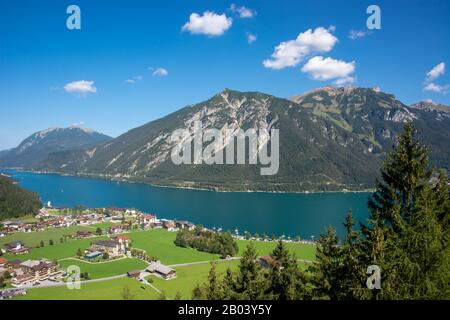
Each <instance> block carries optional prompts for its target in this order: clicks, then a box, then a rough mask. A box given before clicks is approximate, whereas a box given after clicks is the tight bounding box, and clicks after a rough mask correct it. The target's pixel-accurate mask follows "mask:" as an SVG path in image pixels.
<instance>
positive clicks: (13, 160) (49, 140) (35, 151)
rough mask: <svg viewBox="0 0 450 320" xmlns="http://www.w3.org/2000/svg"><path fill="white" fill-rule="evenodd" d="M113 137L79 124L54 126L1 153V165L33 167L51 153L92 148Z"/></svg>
mask: <svg viewBox="0 0 450 320" xmlns="http://www.w3.org/2000/svg"><path fill="white" fill-rule="evenodd" d="M111 139H112V138H111V137H109V136H107V135H104V134H102V133H98V132H96V131H94V130H92V129H86V128H83V127H80V126H77V125H71V126H69V127H67V128H60V127H53V128H47V129H44V130H40V131H37V132H35V133H33V134H31V135H30V136H28V137H27V138H26V139H24V140H23V141H22V142H21V143H20V144H19V145H18V146H17V147H16V148H13V149H9V150H4V151H2V152H1V153H0V166H4V167H20V168H25V169H33V168H34V167H35V166H36V165H38V164H39V163H40V162H41V161H43V160H44V159H46V158H47V157H48V156H49V155H50V154H51V153H54V152H60V151H67V150H75V149H84V148H90V147H92V146H93V145H96V144H99V143H103V142H105V141H109V140H111Z"/></svg>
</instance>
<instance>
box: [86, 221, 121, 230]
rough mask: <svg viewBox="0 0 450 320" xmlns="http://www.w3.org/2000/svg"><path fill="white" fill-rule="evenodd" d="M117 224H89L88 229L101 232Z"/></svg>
mask: <svg viewBox="0 0 450 320" xmlns="http://www.w3.org/2000/svg"><path fill="white" fill-rule="evenodd" d="M115 224H117V223H113V222H102V223H96V224H91V225H90V226H88V227H89V228H90V229H97V228H100V229H102V230H107V229H109V228H110V227H111V226H113V225H115Z"/></svg>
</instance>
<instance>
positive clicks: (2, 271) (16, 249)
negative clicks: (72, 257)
mask: <svg viewBox="0 0 450 320" xmlns="http://www.w3.org/2000/svg"><path fill="white" fill-rule="evenodd" d="M72 211H74V210H70V209H68V208H54V207H52V206H51V204H50V203H48V205H47V206H45V207H44V208H42V209H41V210H40V211H39V214H38V215H36V216H35V218H36V219H37V220H38V221H37V222H24V221H3V222H1V224H0V225H1V226H2V227H1V229H0V237H7V236H9V235H12V234H14V233H20V232H24V233H31V232H39V231H44V230H47V229H50V228H67V227H70V226H90V225H99V224H105V223H110V226H109V227H107V228H105V229H104V230H102V229H100V228H97V229H96V230H93V231H85V230H80V231H76V232H75V233H74V234H71V235H65V237H70V238H72V239H89V238H96V237H98V236H102V235H106V236H107V237H108V239H107V240H93V241H92V242H91V246H90V247H89V248H87V249H86V250H84V251H82V252H79V253H77V254H78V258H79V259H80V260H85V261H87V262H91V263H94V262H100V261H105V260H106V261H110V260H115V259H120V258H123V257H138V258H141V259H143V260H146V261H147V262H148V263H149V264H148V268H146V270H144V271H143V273H144V275H141V273H142V272H141V271H140V270H130V271H129V272H127V275H128V276H129V277H131V278H139V280H140V281H143V276H145V275H148V274H155V275H157V276H159V277H161V278H162V279H165V280H170V279H173V278H175V277H176V272H175V270H174V269H172V268H170V267H167V266H165V265H163V264H161V262H160V261H158V260H156V259H155V258H152V257H149V256H147V255H145V254H143V253H142V252H141V250H138V249H132V248H131V240H130V238H128V237H126V236H125V235H123V234H126V233H127V232H129V231H131V230H132V229H134V230H136V229H138V230H149V229H165V230H167V231H169V232H175V231H178V230H180V229H188V230H192V229H193V228H194V227H195V226H194V224H192V223H190V222H188V221H176V220H167V219H158V218H157V217H156V216H155V215H152V214H146V213H142V212H139V211H137V210H134V209H123V208H115V207H111V208H101V209H93V210H92V209H87V208H86V209H82V210H79V211H78V212H77V213H71V212H72ZM62 241H64V240H63V239H61V242H62ZM50 243H51V244H52V242H50ZM39 246H40V245H39V244H38V245H37V247H39ZM0 250H1V254H2V256H3V255H6V254H9V255H14V256H17V259H12V260H7V259H6V258H3V257H2V256H0V277H2V278H3V279H5V280H6V279H7V280H9V282H10V284H11V286H12V287H13V288H17V289H12V288H11V289H9V290H5V292H2V291H0V299H2V298H9V297H13V296H17V295H24V294H26V290H25V289H26V288H30V287H36V286H45V285H47V284H48V285H52V284H55V283H64V280H65V279H66V277H67V276H69V274H67V273H66V271H64V270H62V269H61V268H60V267H59V266H58V263H57V262H56V261H50V260H48V259H45V258H42V259H39V260H26V261H21V260H20V259H18V258H20V256H21V255H24V254H27V253H30V252H31V251H32V250H33V248H32V247H30V246H27V245H26V244H25V243H24V242H22V241H14V242H10V243H6V244H4V246H3V248H1V249H0Z"/></svg>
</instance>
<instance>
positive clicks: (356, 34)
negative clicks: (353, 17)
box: [348, 30, 370, 40]
mask: <svg viewBox="0 0 450 320" xmlns="http://www.w3.org/2000/svg"><path fill="white" fill-rule="evenodd" d="M368 35H370V32H369V31H365V30H350V32H349V33H348V37H349V38H350V39H352V40H356V39H360V38H364V37H366V36H368Z"/></svg>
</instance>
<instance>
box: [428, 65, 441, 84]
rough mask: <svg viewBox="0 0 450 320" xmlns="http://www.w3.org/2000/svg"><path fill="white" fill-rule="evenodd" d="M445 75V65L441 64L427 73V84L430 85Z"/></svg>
mask: <svg viewBox="0 0 450 320" xmlns="http://www.w3.org/2000/svg"><path fill="white" fill-rule="evenodd" d="M444 73H445V63H444V62H441V63H439V64H438V65H437V66H435V67H434V68H433V69H431V70H430V71H429V72H428V73H427V77H426V79H425V82H426V83H429V82H431V81H433V80H435V79H437V78H438V77H439V76H441V75H443V74H444Z"/></svg>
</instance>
